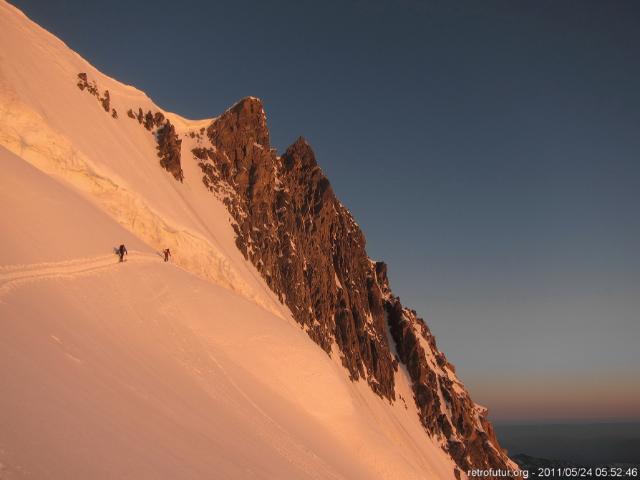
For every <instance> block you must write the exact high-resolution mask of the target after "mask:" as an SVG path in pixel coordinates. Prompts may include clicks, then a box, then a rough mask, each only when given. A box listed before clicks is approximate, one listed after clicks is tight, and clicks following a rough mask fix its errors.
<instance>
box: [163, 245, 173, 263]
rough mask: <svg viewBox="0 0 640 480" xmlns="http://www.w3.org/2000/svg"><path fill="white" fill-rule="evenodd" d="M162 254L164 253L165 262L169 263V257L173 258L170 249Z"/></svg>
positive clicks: (166, 249)
mask: <svg viewBox="0 0 640 480" xmlns="http://www.w3.org/2000/svg"><path fill="white" fill-rule="evenodd" d="M162 253H164V261H165V262H168V261H169V257H170V256H171V251H170V250H169V249H168V248H165V249H164V250H163V251H162Z"/></svg>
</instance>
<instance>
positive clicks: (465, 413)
mask: <svg viewBox="0 0 640 480" xmlns="http://www.w3.org/2000/svg"><path fill="white" fill-rule="evenodd" d="M206 134H207V138H208V140H209V142H210V145H209V146H200V147H198V148H195V149H194V150H193V151H192V153H193V157H194V159H195V160H196V161H197V162H198V164H199V166H200V168H201V169H202V172H203V182H204V184H205V185H206V186H207V187H208V188H209V189H210V190H212V191H214V192H216V193H217V194H218V195H220V196H221V198H223V201H224V203H225V204H226V205H227V208H228V209H229V212H230V213H231V215H232V217H233V218H234V220H235V224H234V229H235V233H236V245H237V246H238V248H239V249H240V251H241V252H242V253H243V255H244V256H245V257H246V258H247V259H249V260H250V261H251V262H252V263H253V265H255V267H256V268H257V269H258V271H259V272H260V273H261V274H262V276H263V277H264V279H265V281H266V282H267V284H268V285H269V287H270V288H271V289H272V290H273V291H274V292H275V293H276V295H278V297H279V298H280V300H281V301H282V302H284V303H285V304H286V305H287V306H288V307H289V309H290V310H291V312H292V314H293V316H294V318H295V319H296V321H297V322H298V323H300V325H301V326H302V327H303V328H304V329H305V330H306V331H307V333H308V334H309V336H310V337H311V338H312V339H313V340H314V341H315V342H316V343H318V345H320V347H322V348H323V349H324V350H325V351H326V352H327V353H329V354H331V352H332V351H333V349H332V346H333V345H334V344H335V345H336V346H337V350H338V352H339V355H340V357H341V360H342V363H343V365H344V366H345V367H346V368H347V369H348V371H349V374H350V377H351V379H352V380H358V379H360V378H363V379H365V380H366V381H367V382H368V384H369V385H370V386H371V388H372V389H373V391H375V392H376V393H377V394H378V395H380V396H382V397H384V398H387V399H389V400H390V401H393V400H395V381H394V379H395V371H396V370H397V368H398V359H399V360H400V361H401V362H402V363H403V364H404V365H405V366H406V368H407V371H408V373H409V375H410V377H411V380H412V382H413V390H414V400H415V402H416V405H417V407H418V412H419V416H420V420H421V422H422V424H423V425H424V427H425V429H426V430H427V431H428V432H429V434H430V435H432V436H434V437H436V438H438V439H439V440H440V442H441V444H442V446H443V448H444V449H445V450H446V451H447V452H449V454H450V455H451V457H452V458H453V459H454V460H455V462H456V463H457V464H458V465H459V466H460V468H461V469H463V470H467V469H468V468H471V467H473V468H482V467H496V468H506V466H508V465H510V466H513V464H511V463H510V460H509V458H508V457H507V456H506V454H505V453H504V452H503V451H502V450H501V449H500V447H499V445H498V443H497V441H496V439H495V435H494V434H493V430H492V428H491V425H490V423H489V422H488V421H487V419H486V409H484V408H483V407H480V406H478V405H476V404H475V403H473V402H472V401H471V399H470V398H469V395H468V393H467V392H466V390H465V389H464V386H463V385H462V383H461V382H460V381H459V380H458V379H457V377H456V375H455V369H454V368H453V366H452V365H451V364H449V362H448V361H447V360H446V358H445V356H444V354H442V353H441V352H439V351H438V349H437V347H436V344H435V339H434V338H433V336H432V335H431V333H430V331H429V329H428V327H427V326H426V324H425V323H424V322H423V321H422V319H420V318H418V317H417V315H416V313H415V312H414V311H412V310H408V309H406V308H404V307H402V305H401V304H400V300H399V299H398V298H397V297H395V296H394V295H393V293H392V292H391V290H390V288H389V283H388V279H387V272H386V266H385V265H384V264H383V263H381V262H378V263H376V262H373V261H371V260H370V259H369V258H368V256H367V253H366V250H365V238H364V235H363V233H362V231H361V230H360V227H359V226H358V224H357V223H356V222H355V221H354V219H353V217H352V216H351V213H350V212H349V211H348V210H347V209H346V208H345V207H344V206H343V205H342V204H341V203H340V202H339V201H338V199H337V198H336V196H335V194H334V192H333V189H332V188H331V185H330V183H329V180H328V179H327V177H326V176H325V175H324V173H323V172H322V170H321V169H320V167H319V166H318V164H317V162H316V158H315V155H314V153H313V150H312V149H311V147H310V146H309V144H308V143H307V142H306V141H305V140H304V139H303V138H299V139H298V140H297V141H296V142H295V143H294V144H293V145H291V146H290V147H289V148H288V149H287V150H286V152H285V153H284V154H283V155H282V156H278V155H277V154H276V152H275V150H274V149H272V148H271V146H270V144H269V131H268V129H267V123H266V115H265V112H264V109H263V107H262V103H261V102H260V100H258V99H256V98H252V97H249V98H245V99H243V100H242V101H240V102H239V103H237V104H236V105H234V106H233V107H231V108H230V109H229V110H227V111H226V112H225V113H224V114H222V115H221V116H220V117H218V118H217V119H215V120H214V121H213V122H212V123H211V125H210V126H209V127H208V129H207V131H206ZM387 332H390V336H391V338H392V339H393V342H394V343H395V345H394V346H393V347H395V350H396V352H397V356H398V359H396V358H394V355H393V354H392V353H391V352H392V351H393V347H392V346H391V345H389V341H388V338H389V336H388V335H387Z"/></svg>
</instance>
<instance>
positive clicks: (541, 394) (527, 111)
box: [13, 0, 640, 419]
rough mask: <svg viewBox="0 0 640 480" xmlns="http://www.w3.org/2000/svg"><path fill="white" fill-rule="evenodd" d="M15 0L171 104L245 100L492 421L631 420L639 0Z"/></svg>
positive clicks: (638, 273)
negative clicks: (362, 239)
mask: <svg viewBox="0 0 640 480" xmlns="http://www.w3.org/2000/svg"><path fill="white" fill-rule="evenodd" d="M13 3H14V4H16V5H17V6H18V7H19V8H21V9H23V10H24V11H25V13H27V15H29V16H30V17H31V18H32V19H34V20H35V21H36V22H38V23H40V24H41V25H42V26H44V27H45V28H47V29H48V30H50V31H52V32H53V33H55V34H56V35H58V36H59V37H61V38H62V39H63V40H64V41H65V42H67V43H68V44H69V46H70V47H71V48H73V49H74V50H76V51H78V52H79V53H80V54H81V55H83V56H84V57H85V58H87V59H88V60H89V61H90V62H92V63H93V64H94V65H96V66H97V67H98V68H99V69H101V70H102V71H103V72H105V73H107V74H109V75H111V76H114V77H116V78H117V79H119V80H121V81H123V82H126V83H130V84H133V85H135V86H137V87H138V88H140V89H142V90H144V91H146V92H147V93H148V94H149V95H150V96H151V97H152V98H153V99H154V100H155V101H156V102H157V103H158V104H159V105H161V106H163V107H164V108H166V109H168V110H171V111H175V112H177V113H180V114H182V115H184V116H187V117H191V118H198V117H211V116H215V115H217V114H219V113H220V112H222V111H223V110H225V109H226V108H227V107H228V106H230V105H231V104H232V103H234V102H235V101H236V100H238V99H239V98H241V97H244V96H247V95H253V96H258V97H260V98H262V100H263V101H264V103H265V106H266V110H267V115H268V122H269V126H270V129H271V133H272V142H273V144H274V145H275V146H277V147H278V149H279V150H280V151H282V150H283V149H284V148H286V146H287V145H288V144H289V143H291V142H292V141H293V140H294V139H295V138H296V137H297V136H298V135H303V136H305V137H306V138H307V139H308V140H309V141H310V142H311V144H312V145H313V147H314V149H315V151H316V154H317V157H318V160H319V162H320V164H321V166H322V168H323V169H324V171H325V172H326V173H327V175H328V176H329V178H330V180H331V182H332V184H333V186H334V188H335V190H336V192H337V194H338V195H339V197H340V198H341V200H342V201H343V203H345V205H347V206H348V207H349V208H350V209H351V210H352V212H353V213H354V215H355V217H356V219H357V220H358V222H359V223H360V225H361V226H362V228H363V230H364V232H365V234H366V236H367V239H368V251H369V254H370V255H371V256H372V257H374V258H377V259H384V260H385V261H386V262H387V263H388V264H389V272H390V277H391V281H392V286H393V289H394V291H395V293H396V294H398V295H400V297H401V298H402V300H403V303H405V304H406V305H408V306H411V307H414V308H415V309H416V310H418V312H419V313H421V314H422V315H423V316H424V317H425V319H426V320H427V322H428V323H429V325H430V326H431V327H432V329H433V331H434V332H435V334H436V336H437V338H438V341H439V346H440V347H441V348H442V349H443V350H444V351H445V352H446V353H447V355H448V356H449V358H450V359H451V360H452V361H453V363H455V364H456V365H457V366H458V372H459V374H460V375H461V377H462V378H463V380H464V381H466V383H467V384H468V386H469V387H470V389H471V392H472V394H473V396H474V398H475V399H477V400H478V401H480V402H484V403H485V404H487V405H488V406H489V407H490V409H491V411H492V412H493V414H494V417H495V418H503V419H506V418H548V417H590V418H602V417H640V348H639V347H638V343H639V342H640V318H639V317H640V248H639V247H640V215H639V214H638V207H639V205H640V3H638V2H635V1H615V0H611V1H586V0H585V1H558V0H548V1H540V0H538V1H526V2H525V1H515V0H513V1H511V0H509V1H507V0H505V1H482V2H480V1H477V0H471V1H457V2H450V1H444V0H443V1H438V2H434V1H425V2H421V1H417V0H416V1H411V0H404V1H400V0H398V1H390V0H389V1H384V0H373V1H353V2H349V1H337V2H331V1H323V2H312V1H305V0H296V1H283V2H280V1H276V2H267V1H233V2H231V1H229V2H211V1H191V2H175V1H173V2H166V1H163V0H158V1H154V2H142V1H131V0H129V1H126V2H125V1H121V0H116V1H109V2H103V1H100V2H90V1H89V2H87V1H82V0H68V1H62V0H61V1H44V0H40V1H35V0H13Z"/></svg>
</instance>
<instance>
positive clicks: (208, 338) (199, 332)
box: [0, 1, 455, 479]
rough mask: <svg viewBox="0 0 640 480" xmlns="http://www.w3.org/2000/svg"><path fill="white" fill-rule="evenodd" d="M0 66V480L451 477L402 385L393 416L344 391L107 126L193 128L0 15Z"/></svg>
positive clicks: (190, 182) (150, 164)
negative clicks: (167, 256)
mask: <svg viewBox="0 0 640 480" xmlns="http://www.w3.org/2000/svg"><path fill="white" fill-rule="evenodd" d="M18 45H19V46H20V47H19V48H16V46H18ZM0 59H1V61H0V165H1V166H2V169H3V175H2V180H0V202H1V204H2V205H3V208H2V209H0V219H1V221H2V225H3V235H2V237H1V238H0V331H2V335H0V383H1V384H2V395H0V425H2V428H0V477H2V478H3V479H4V478H7V479H13V478H52V479H68V478H95V479H100V478H125V477H126V478H139V479H143V478H149V479H159V478H194V479H200V478H248V479H249V478H251V479H253V478H323V479H325V478H349V479H357V478H362V479H365V478H366V479H371V478H389V479H393V478H398V479H411V478H415V479H418V478H453V477H454V473H453V472H454V469H455V464H454V463H453V461H452V460H451V459H450V458H449V457H448V456H447V455H446V454H445V453H444V452H443V451H442V450H441V448H440V447H439V445H438V443H437V441H435V440H433V439H431V438H430V437H429V436H428V435H427V434H426V433H425V431H424V429H423V428H422V426H421V425H420V422H419V420H418V415H417V411H416V408H415V406H414V404H413V402H412V401H410V399H408V398H406V397H407V396H408V395H410V392H411V386H410V383H409V380H408V379H407V378H406V375H405V374H404V373H403V372H402V371H400V372H399V373H398V378H397V380H396V383H397V385H398V391H399V392H403V394H404V398H406V402H401V401H398V402H395V403H390V402H388V401H386V400H383V399H381V398H380V397H378V396H376V395H374V394H373V393H372V391H371V390H370V389H369V388H368V386H367V385H366V384H364V383H363V382H351V381H350V380H349V379H348V376H347V375H346V371H345V370H344V368H343V367H342V365H340V364H339V361H338V360H337V357H338V356H337V355H333V356H332V357H329V356H327V355H326V354H325V353H324V352H323V351H322V350H320V349H318V348H317V347H316V345H315V344H313V343H312V341H311V340H310V339H309V338H308V336H307V335H306V333H304V332H303V331H301V330H300V328H299V327H298V326H297V325H296V323H295V322H294V320H293V319H292V316H291V313H290V312H289V310H288V309H287V308H286V307H285V306H283V304H282V303H280V301H279V300H278V299H277V298H276V297H275V296H274V294H273V293H272V292H271V290H270V289H269V288H268V287H267V285H266V284H265V283H264V281H263V280H262V278H261V277H260V275H259V274H258V272H257V271H256V270H255V269H254V267H253V266H252V265H251V264H250V263H249V262H247V261H245V259H244V258H243V256H242V255H241V254H240V252H239V251H238V249H237V248H236V246H235V243H234V241H235V238H234V232H233V229H232V228H231V221H230V218H229V214H228V212H227V209H226V207H225V206H224V205H223V204H222V203H220V202H218V201H216V199H215V198H214V197H213V196H212V195H211V193H210V192H209V191H208V190H207V189H206V188H205V186H204V185H203V184H202V180H201V178H202V172H201V171H200V170H199V167H198V166H197V164H196V163H195V162H189V161H183V169H184V182H182V183H181V182H178V181H176V180H175V179H174V177H173V176H172V175H171V174H170V173H168V172H167V171H166V170H164V169H162V168H161V167H160V166H159V159H158V156H157V152H156V145H157V144H156V139H155V137H154V135H152V134H151V133H150V132H149V130H147V129H145V128H144V127H143V126H141V124H140V123H139V122H138V121H137V120H136V119H133V118H130V117H129V115H127V111H128V110H129V109H132V110H133V111H136V110H137V109H142V110H143V111H144V112H147V111H152V112H161V113H162V114H163V115H164V116H165V117H166V118H169V119H170V120H171V123H172V124H173V125H174V126H175V128H176V132H177V133H178V135H182V134H184V133H186V132H195V131H199V130H200V129H201V128H202V127H203V126H205V125H206V124H208V123H210V120H199V121H190V120H187V119H183V118H181V117H179V116H177V115H174V114H171V113H170V112H166V111H163V110H162V109H160V108H159V107H157V106H156V105H154V104H153V102H152V101H151V100H150V99H149V98H148V97H147V96H146V95H145V94H144V93H143V92H141V91H139V90H137V89H135V88H133V87H130V86H126V85H122V84H120V83H119V82H117V81H115V80H114V79H111V78H109V77H107V76H105V75H103V74H101V73H100V72H99V71H97V70H96V69H95V68H93V67H92V66H91V65H90V64H88V63H87V62H86V61H85V60H83V59H82V58H81V57H79V56H78V55H77V54H75V53H74V52H72V51H71V50H70V49H69V48H68V47H66V46H65V45H64V44H63V43H62V42H61V41H60V40H58V39H57V38H55V37H54V36H52V35H51V34H49V33H48V32H46V31H44V30H43V29H41V28H40V27H38V26H37V25H35V24H34V23H32V22H31V21H29V20H28V19H27V18H26V17H25V16H24V15H23V14H22V13H21V12H19V11H18V10H17V9H15V8H14V7H12V6H10V5H9V4H7V3H5V2H3V1H0ZM81 72H84V73H86V74H87V78H88V80H89V81H90V82H95V84H96V86H97V89H98V91H99V93H100V97H101V98H104V97H105V93H104V92H105V91H106V90H108V91H109V95H108V98H109V108H108V109H106V108H104V105H103V104H102V102H101V101H98V98H97V97H96V96H94V95H91V94H88V92H87V91H86V90H81V89H79V88H78V87H77V81H78V73H81ZM113 109H115V111H116V113H117V115H115V116H114V115H113V113H112V110H113ZM183 140H184V145H183V147H182V148H183V150H184V149H185V148H189V145H190V141H189V140H187V137H185V138H183ZM121 243H124V244H126V245H127V247H128V249H129V255H128V256H127V261H126V262H125V263H123V264H119V263H118V262H117V257H116V256H115V255H114V254H113V253H112V252H113V248H114V247H115V246H116V245H119V244H121ZM166 247H169V248H171V250H172V252H173V262H172V263H170V264H165V263H163V262H162V259H161V257H160V256H159V255H158V251H159V250H161V249H163V248H166Z"/></svg>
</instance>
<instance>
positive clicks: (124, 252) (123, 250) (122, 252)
mask: <svg viewBox="0 0 640 480" xmlns="http://www.w3.org/2000/svg"><path fill="white" fill-rule="evenodd" d="M118 255H120V261H121V262H124V256H125V255H128V252H127V247H125V246H124V243H123V244H122V245H120V247H118Z"/></svg>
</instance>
